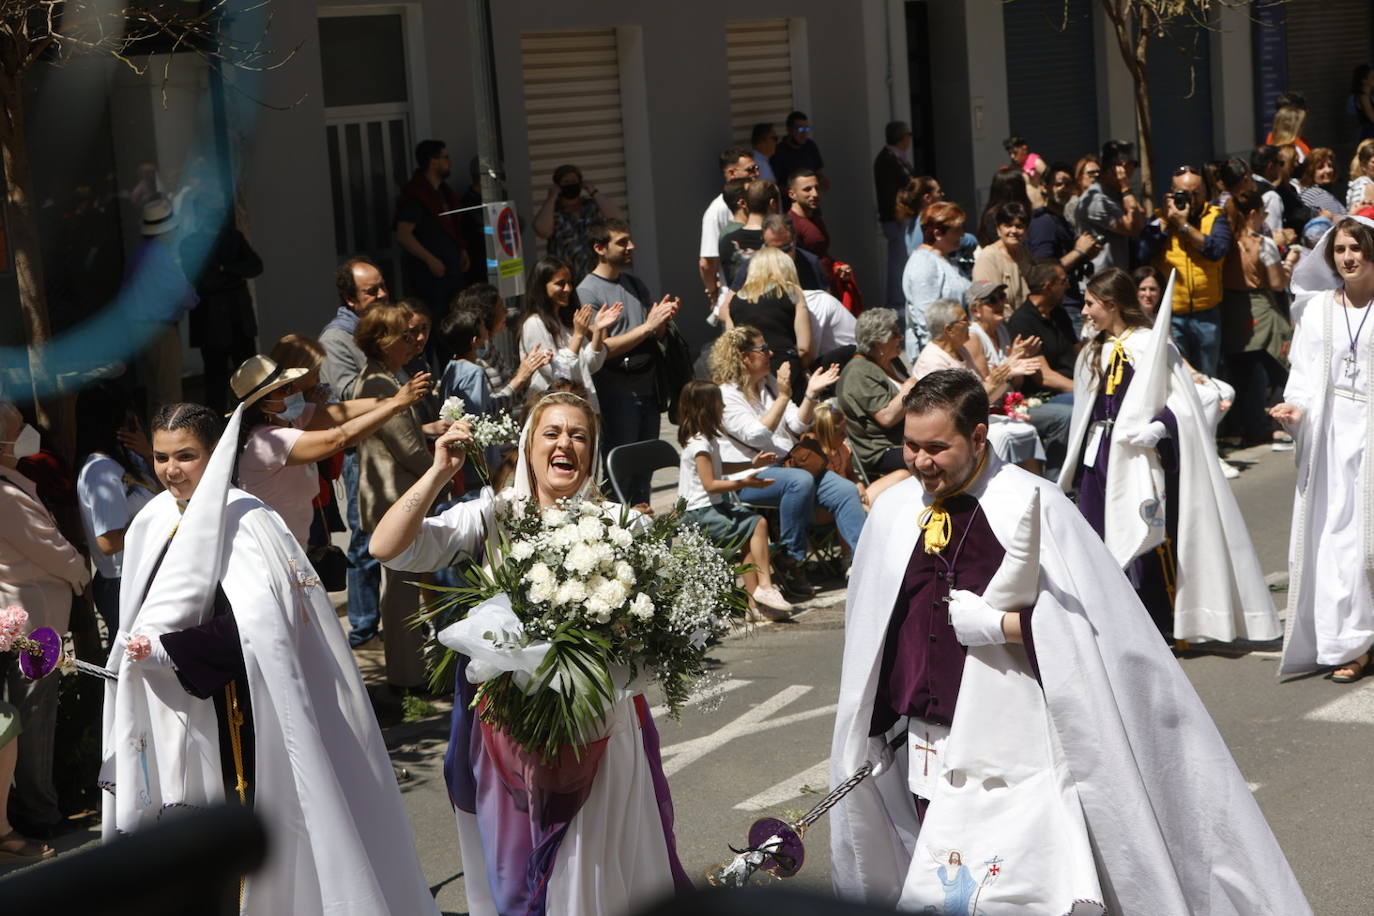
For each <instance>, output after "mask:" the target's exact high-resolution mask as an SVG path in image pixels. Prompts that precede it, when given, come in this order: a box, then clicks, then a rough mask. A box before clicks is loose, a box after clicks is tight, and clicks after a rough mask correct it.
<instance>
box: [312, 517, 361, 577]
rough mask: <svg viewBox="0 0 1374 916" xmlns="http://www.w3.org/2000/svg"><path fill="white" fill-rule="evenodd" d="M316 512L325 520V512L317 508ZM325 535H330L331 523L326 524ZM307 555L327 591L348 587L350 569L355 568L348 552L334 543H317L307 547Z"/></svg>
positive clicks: (322, 520) (321, 519)
mask: <svg viewBox="0 0 1374 916" xmlns="http://www.w3.org/2000/svg"><path fill="white" fill-rule="evenodd" d="M315 514H316V515H317V516H319V517H320V521H321V522H322V523H323V522H324V513H323V512H321V511H320V510H319V508H318V507H316V509H315ZM324 530H325V536H326V537H328V535H329V525H328V524H324ZM305 557H306V559H308V560H309V561H310V565H311V566H313V567H315V575H317V576H319V577H320V584H321V585H323V586H324V590H325V591H327V592H341V591H343V590H344V589H345V588H347V587H348V571H349V570H350V569H352V568H353V564H352V563H350V562H348V554H346V553H344V552H343V550H342V549H341V548H339V547H338V546H336V545H334V544H330V543H325V544H316V545H315V546H314V547H309V548H306V551H305Z"/></svg>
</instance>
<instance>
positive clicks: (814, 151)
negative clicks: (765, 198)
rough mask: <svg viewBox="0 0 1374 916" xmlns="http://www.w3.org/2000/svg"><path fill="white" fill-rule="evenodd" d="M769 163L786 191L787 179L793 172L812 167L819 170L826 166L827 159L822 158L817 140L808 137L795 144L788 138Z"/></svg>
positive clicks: (779, 184) (780, 144)
mask: <svg viewBox="0 0 1374 916" xmlns="http://www.w3.org/2000/svg"><path fill="white" fill-rule="evenodd" d="M768 164H769V165H771V166H772V167H773V174H774V175H776V176H777V179H778V187H780V188H782V189H783V190H784V191H785V190H786V189H787V179H788V178H790V177H791V176H792V173H793V172H796V171H799V170H801V169H810V170H811V171H813V172H819V171H820V170H821V169H823V168H825V161H824V160H823V159H821V148H820V147H819V146H817V145H816V141H815V140H811V139H809V138H808V139H806V140H803V141H802V145H801V146H799V147H798V146H793V145H792V144H791V143H789V142H788V140H787V138H785V137H784V138H783V141H782V142H781V143H779V144H778V149H777V152H775V153H773V155H772V156H771V157H770V158H769V160H768Z"/></svg>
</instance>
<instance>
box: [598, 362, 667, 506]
mask: <svg viewBox="0 0 1374 916" xmlns="http://www.w3.org/2000/svg"><path fill="white" fill-rule="evenodd" d="M617 381H618V380H617V379H615V378H614V377H612V378H611V379H609V380H606V381H603V382H602V383H601V384H598V385H597V388H596V396H597V399H598V400H599V401H600V402H601V426H602V433H601V457H602V460H603V461H604V460H605V459H606V456H607V455H610V453H611V449H613V448H615V447H616V446H620V445H629V444H630V443H631V442H644V441H646V440H649V439H657V438H658V418H659V415H658V399H657V398H655V397H654V395H653V394H652V393H650V394H635V393H634V392H632V391H625V390H624V388H623V387H622V386H620V385H617V384H616V382H617ZM652 482H653V475H652V474H629V475H626V479H625V480H624V481H622V482H621V484H622V486H623V487H624V488H625V494H626V496H627V497H628V499H629V502H630V504H631V505H634V504H635V503H647V502H648V501H649V495H650V487H651V485H652Z"/></svg>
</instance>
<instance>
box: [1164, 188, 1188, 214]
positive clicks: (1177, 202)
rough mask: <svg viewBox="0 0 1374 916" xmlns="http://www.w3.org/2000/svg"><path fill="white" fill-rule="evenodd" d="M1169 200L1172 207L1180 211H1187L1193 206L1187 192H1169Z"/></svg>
mask: <svg viewBox="0 0 1374 916" xmlns="http://www.w3.org/2000/svg"><path fill="white" fill-rule="evenodd" d="M1169 199H1170V200H1172V201H1173V202H1174V206H1175V207H1177V208H1178V209H1180V210H1187V209H1188V208H1189V207H1191V206H1192V205H1193V195H1192V194H1189V193H1188V192H1187V191H1170V192H1169Z"/></svg>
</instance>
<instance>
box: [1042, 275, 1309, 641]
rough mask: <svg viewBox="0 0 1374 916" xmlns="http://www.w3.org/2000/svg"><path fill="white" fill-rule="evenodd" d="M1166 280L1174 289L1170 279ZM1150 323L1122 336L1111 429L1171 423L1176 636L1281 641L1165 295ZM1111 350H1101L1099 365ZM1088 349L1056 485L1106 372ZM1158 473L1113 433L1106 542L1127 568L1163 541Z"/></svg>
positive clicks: (1151, 461) (1073, 459)
mask: <svg viewBox="0 0 1374 916" xmlns="http://www.w3.org/2000/svg"><path fill="white" fill-rule="evenodd" d="M1171 288H1172V287H1171ZM1159 313H1160V315H1161V316H1162V320H1161V321H1159V322H1157V323H1156V326H1155V327H1154V328H1137V329H1136V330H1134V331H1133V332H1131V333H1130V334H1129V335H1128V336H1127V337H1126V339H1125V347H1126V349H1127V351H1128V352H1129V354H1130V359H1131V363H1132V366H1133V368H1134V371H1135V376H1134V378H1132V380H1131V386H1130V388H1128V389H1127V391H1126V396H1125V398H1124V399H1123V400H1122V405H1121V412H1120V415H1119V416H1118V418H1117V423H1116V426H1115V427H1114V429H1123V428H1128V427H1131V426H1140V425H1144V424H1146V423H1148V422H1150V421H1151V420H1152V419H1154V418H1155V417H1156V416H1158V415H1159V414H1160V413H1161V412H1162V411H1163V410H1164V408H1165V407H1168V408H1169V410H1171V411H1172V412H1173V415H1174V419H1175V420H1176V421H1177V426H1178V438H1177V439H1176V440H1175V445H1176V446H1177V449H1178V464H1179V471H1178V489H1179V492H1178V510H1179V512H1178V542H1177V543H1176V544H1174V545H1173V553H1174V558H1175V560H1176V561H1177V569H1178V577H1177V589H1176V594H1175V597H1174V632H1173V636H1174V638H1175V639H1180V640H1187V641H1192V642H1202V641H1207V640H1215V641H1219V642H1230V641H1232V640H1236V639H1247V640H1254V641H1261V640H1270V639H1278V638H1279V636H1281V635H1282V633H1283V631H1282V629H1281V628H1280V626H1279V617H1278V612H1277V611H1276V610H1275V609H1274V599H1273V597H1272V596H1271V595H1270V594H1269V586H1268V584H1267V583H1266V582H1265V580H1264V572H1263V570H1262V569H1261V568H1260V563H1259V559H1258V557H1256V556H1255V547H1254V544H1253V543H1252V542H1251V540H1250V532H1249V529H1247V528H1246V526H1245V518H1244V517H1243V516H1242V515H1241V512H1240V506H1239V505H1238V504H1237V503H1236V497H1235V494H1234V493H1233V492H1232V491H1231V486H1230V484H1228V483H1227V482H1226V478H1225V477H1224V476H1222V473H1221V466H1220V465H1219V464H1218V462H1217V457H1216V448H1215V446H1214V445H1213V435H1214V433H1213V429H1212V427H1211V426H1210V425H1209V424H1208V422H1207V418H1206V416H1205V414H1204V411H1203V409H1202V404H1201V402H1200V401H1199V400H1198V396H1197V386H1196V385H1194V383H1193V380H1192V376H1191V375H1189V374H1188V370H1187V368H1186V367H1185V366H1184V365H1183V360H1182V358H1181V357H1180V356H1179V354H1178V350H1177V348H1175V347H1174V344H1173V341H1172V340H1171V339H1170V335H1169V331H1168V327H1169V324H1168V316H1169V299H1168V297H1166V298H1165V300H1164V302H1163V303H1162V304H1161V305H1160V312H1159ZM1109 358H1110V348H1108V347H1106V346H1104V347H1102V349H1101V362H1102V366H1101V369H1102V370H1104V371H1105V368H1106V365H1107V361H1108V359H1109ZM1088 359H1089V349H1088V348H1087V347H1084V348H1083V350H1082V351H1081V352H1080V353H1079V356H1078V364H1077V366H1076V367H1075V368H1074V373H1073V385H1074V393H1073V421H1072V423H1071V424H1070V426H1069V450H1068V454H1067V456H1066V457H1065V460H1064V467H1063V470H1062V471H1061V472H1060V475H1059V485H1060V487H1061V488H1062V489H1063V490H1064V491H1065V492H1068V491H1070V490H1072V489H1073V479H1074V474H1075V473H1077V471H1078V465H1079V461H1080V459H1081V456H1082V452H1083V441H1084V439H1085V438H1086V436H1087V432H1088V427H1089V425H1090V420H1091V416H1092V407H1093V403H1094V401H1095V400H1096V399H1097V391H1098V385H1099V384H1100V381H1101V379H1102V377H1103V372H1102V371H1099V372H1097V373H1094V372H1092V371H1091V369H1090V367H1089V365H1088ZM1164 489H1165V488H1164V471H1163V469H1162V468H1161V467H1160V464H1159V456H1158V453H1157V452H1156V450H1155V449H1153V448H1141V447H1139V446H1135V445H1131V444H1129V443H1128V442H1126V441H1125V437H1123V436H1119V435H1113V436H1112V440H1111V445H1110V452H1109V455H1108V465H1107V493H1106V511H1105V517H1106V520H1107V530H1106V532H1105V536H1104V538H1103V540H1105V541H1106V544H1107V550H1108V552H1110V553H1111V555H1112V557H1113V558H1114V559H1115V560H1116V564H1117V566H1118V567H1119V568H1122V569H1124V568H1125V567H1127V566H1128V565H1129V564H1130V563H1131V561H1132V560H1134V559H1135V558H1136V557H1138V556H1140V555H1141V554H1143V553H1145V552H1146V551H1148V550H1153V549H1154V548H1155V546H1156V545H1158V544H1160V543H1161V542H1162V541H1163V539H1164V534H1165V525H1164V519H1165V508H1164V499H1165V492H1164Z"/></svg>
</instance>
